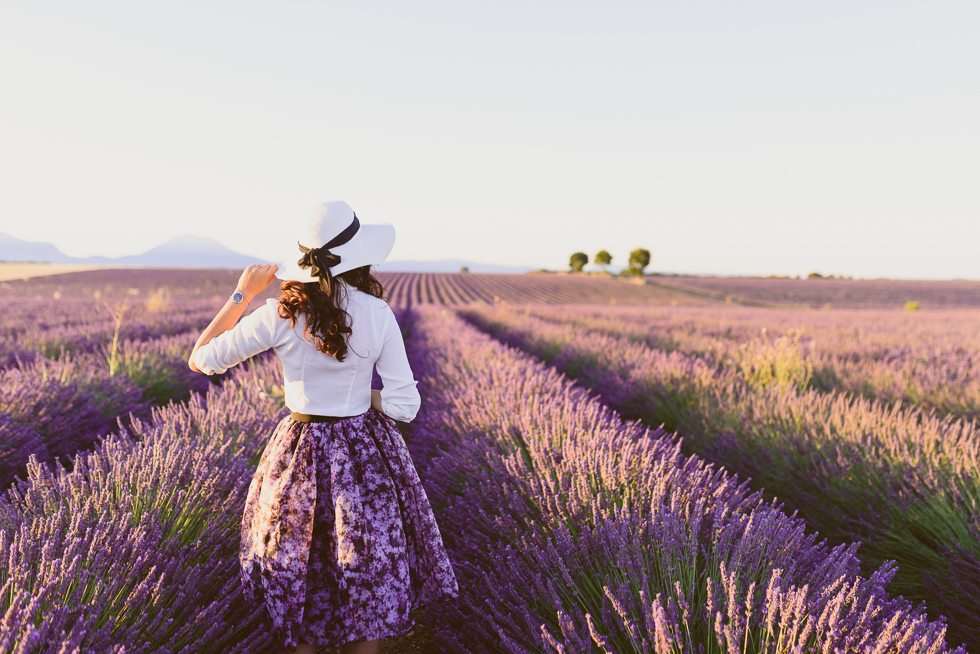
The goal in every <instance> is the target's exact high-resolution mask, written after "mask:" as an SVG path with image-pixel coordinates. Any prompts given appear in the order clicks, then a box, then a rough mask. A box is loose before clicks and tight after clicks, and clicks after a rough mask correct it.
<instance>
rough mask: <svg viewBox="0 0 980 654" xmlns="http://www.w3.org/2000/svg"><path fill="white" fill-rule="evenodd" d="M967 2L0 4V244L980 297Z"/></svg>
mask: <svg viewBox="0 0 980 654" xmlns="http://www.w3.org/2000/svg"><path fill="white" fill-rule="evenodd" d="M978 24H980V3H976V2H941V1H940V2H936V1H933V2H900V1H892V2H875V1H870V0H869V1H862V2H854V1H853V0H850V1H847V2H837V1H822V2H811V3H799V2H752V1H746V2H739V3H734V2H708V1H705V2H679V1H678V2H656V1H647V2H617V1H615V0H610V1H608V2H591V3H586V2H576V1H574V0H563V1H561V2H552V1H543V0H539V1H536V2H510V1H504V0H499V1H497V2H472V1H467V0H455V1H452V2H449V1H446V2H430V1H428V0H415V1H414V2H371V1H363V0H362V1H361V2H356V3H355V2H346V1H345V2H293V1H282V2H242V1H239V2H209V1H206V0H202V1H196V2H166V3H162V2H140V1H136V0H127V1H126V2H100V3H81V2H55V1H35V2H19V1H14V2H10V1H8V2H4V3H3V4H2V5H0V180H2V185H0V232H4V233H8V234H11V235H13V236H16V237H18V238H23V239H27V240H38V241H48V242H52V243H54V244H56V245H57V246H58V247H59V248H61V249H62V251H64V252H65V253H67V254H70V255H76V256H87V255H94V254H99V255H107V256H119V255H124V254H133V253H137V252H141V251H144V250H147V249H149V248H151V247H154V246H156V245H158V244H160V243H161V242H163V241H166V240H168V239H170V238H173V237H175V236H179V235H182V234H188V233H190V234H196V235H199V236H204V237H210V238H216V239H218V240H219V241H221V242H222V243H224V244H225V245H227V246H229V247H231V248H232V249H235V250H238V251H240V252H244V253H247V254H251V255H255V256H259V257H263V258H266V259H268V260H269V261H277V260H280V259H282V258H283V257H284V256H286V255H289V256H290V257H291V256H292V252H293V250H294V249H295V241H296V237H295V236H294V235H295V234H296V233H297V232H298V230H299V225H300V223H301V221H302V220H303V219H304V218H305V217H306V216H307V215H308V214H309V213H310V211H311V208H312V207H314V206H315V205H316V204H318V203H320V202H323V201H325V200H332V199H343V200H346V201H347V202H349V203H350V204H351V206H352V207H354V209H355V211H356V212H357V214H358V216H359V217H360V219H361V220H362V221H363V222H388V223H392V224H393V225H395V227H396V230H397V242H396V244H395V247H394V250H393V251H392V253H391V257H390V258H391V259H402V260H404V259H413V260H414V259H423V260H425V259H444V258H453V259H466V260H471V261H478V262H487V263H497V264H514V265H531V266H541V267H549V268H563V267H567V265H568V258H569V255H570V254H571V253H572V252H574V251H576V250H582V251H584V252H586V253H588V254H589V256H590V257H591V256H593V255H594V253H595V252H597V251H598V250H599V249H603V248H604V249H606V250H608V251H610V252H611V253H612V255H613V263H614V264H622V263H625V261H626V258H627V256H628V253H629V251H630V250H631V249H633V248H636V247H645V248H647V249H649V250H650V252H651V253H652V262H651V265H650V267H649V269H648V270H651V271H660V272H680V273H703V274H762V275H765V274H788V275H797V274H802V275H805V274H807V273H808V272H810V271H818V272H822V273H824V274H837V275H853V276H855V277H897V278H923V279H944V278H969V279H980V256H977V252H978V251H980V183H978V182H980V120H978V118H977V117H978V116H980V39H977V38H976V31H975V28H976V26H977V25H978Z"/></svg>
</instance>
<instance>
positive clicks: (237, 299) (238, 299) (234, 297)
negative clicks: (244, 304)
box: [231, 291, 245, 302]
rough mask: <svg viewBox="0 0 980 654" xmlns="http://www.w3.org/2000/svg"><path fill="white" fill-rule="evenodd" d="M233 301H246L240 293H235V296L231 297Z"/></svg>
mask: <svg viewBox="0 0 980 654" xmlns="http://www.w3.org/2000/svg"><path fill="white" fill-rule="evenodd" d="M231 299H232V300H233V301H234V302H241V301H242V300H244V299H245V296H244V295H242V294H241V292H240V291H235V294H234V295H232V296H231Z"/></svg>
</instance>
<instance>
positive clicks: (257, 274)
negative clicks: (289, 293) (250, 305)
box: [238, 263, 279, 302]
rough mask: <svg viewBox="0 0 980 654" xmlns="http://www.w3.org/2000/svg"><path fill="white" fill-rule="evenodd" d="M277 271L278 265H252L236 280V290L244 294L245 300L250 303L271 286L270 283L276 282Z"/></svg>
mask: <svg viewBox="0 0 980 654" xmlns="http://www.w3.org/2000/svg"><path fill="white" fill-rule="evenodd" d="M277 270H279V265H278V264H274V263H267V264H258V263H256V264H253V265H251V266H249V267H248V268H246V269H245V271H244V272H243V273H242V276H241V278H239V280H238V288H240V289H241V291H242V293H244V294H245V298H246V299H247V300H248V301H249V302H251V301H252V300H254V299H255V298H256V297H257V296H258V295H259V294H260V293H261V292H262V291H264V290H265V289H267V288H269V286H271V285H272V282H274V281H275V280H276V271H277Z"/></svg>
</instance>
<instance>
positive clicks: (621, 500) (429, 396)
mask: <svg viewBox="0 0 980 654" xmlns="http://www.w3.org/2000/svg"><path fill="white" fill-rule="evenodd" d="M419 313H420V314H421V316H422V318H421V325H420V326H419V328H417V329H415V330H413V332H412V336H411V338H410V352H411V356H412V359H413V366H414V367H415V369H416V370H417V371H419V374H420V375H421V380H420V386H422V387H423V389H422V393H423V397H425V398H426V402H425V406H424V408H423V411H422V412H420V414H419V417H418V418H416V420H415V422H413V423H412V424H411V425H410V427H409V439H410V446H411V448H412V454H413V457H414V458H415V460H416V462H417V465H418V467H419V470H420V474H422V475H423V480H424V482H425V483H426V488H427V489H430V490H429V495H430V498H431V499H432V501H433V506H434V507H436V510H437V513H438V517H439V520H440V526H441V528H442V531H443V534H444V538H445V540H446V543H447V547H449V549H450V552H451V555H452V558H453V561H454V566H456V568H457V572H458V575H459V576H460V588H461V590H462V591H463V593H462V595H461V598H460V602H459V605H458V606H455V607H452V611H451V612H450V615H448V616H447V617H446V622H445V623H444V624H441V625H440V626H439V635H440V637H441V638H443V639H444V640H445V641H446V642H447V643H450V644H451V645H452V646H453V647H454V648H456V649H457V650H458V651H470V652H482V651H487V652H491V651H493V652H497V651H510V652H527V651H539V652H545V651H551V652H653V651H658V652H671V651H673V652H698V651H701V652H734V651H744V652H777V651H778V652H783V651H848V652H871V651H908V652H925V651H948V650H947V646H946V645H945V644H944V642H943V634H944V631H945V627H944V625H943V624H942V622H941V621H940V622H930V621H929V620H928V619H927V618H926V617H925V612H924V607H923V606H921V605H920V606H918V607H913V606H912V605H911V604H910V603H909V602H907V601H906V600H904V599H901V598H896V597H893V596H891V595H889V593H888V592H887V590H886V586H887V584H888V582H889V580H890V579H891V578H892V576H893V575H894V574H895V567H894V565H893V564H891V563H887V564H885V565H883V566H882V567H881V568H879V569H878V570H876V571H874V572H873V573H872V574H871V575H870V576H869V577H867V578H864V577H861V576H860V575H859V573H858V568H859V565H858V560H857V558H856V556H855V553H856V550H857V546H856V545H853V544H841V545H838V546H836V547H830V546H828V545H827V544H826V543H825V542H823V541H820V540H818V537H817V536H816V534H814V533H807V531H806V529H805V525H804V523H803V522H802V521H801V520H800V519H798V518H795V517H791V516H788V515H786V514H785V513H784V512H783V511H782V507H781V506H780V505H779V504H778V503H776V502H767V501H765V500H764V499H763V497H762V496H761V494H760V493H758V492H755V493H753V492H750V491H749V490H748V488H747V485H746V483H745V482H744V481H740V480H739V479H738V478H737V477H735V476H734V475H731V474H729V473H728V472H726V471H724V470H722V469H718V468H715V467H714V466H712V465H711V464H708V463H706V462H705V461H704V460H702V459H700V458H698V457H696V456H683V455H682V454H681V451H680V445H681V443H680V441H679V440H678V439H676V437H674V436H671V435H669V434H666V433H664V432H663V431H662V430H659V429H658V430H651V429H649V428H644V427H642V426H641V425H640V424H639V423H638V422H635V421H625V420H623V419H622V418H620V417H619V416H617V415H616V414H615V413H614V412H613V411H611V410H610V409H609V408H608V407H606V406H605V405H603V404H602V403H601V402H600V401H599V400H598V399H597V398H596V397H595V396H593V395H590V394H589V393H587V392H586V391H584V390H583V389H581V388H580V387H577V386H575V385H573V384H572V383H571V382H569V381H568V380H567V379H565V378H563V377H562V376H561V375H559V374H556V372H555V371H554V370H553V369H549V368H547V367H545V366H543V365H542V364H540V363H537V362H536V361H534V360H533V359H532V358H531V357H529V356H527V355H525V354H523V353H521V352H519V351H517V350H515V349H512V348H508V347H505V346H504V345H502V344H500V343H497V342H495V341H493V340H492V339H490V338H489V337H488V336H486V335H483V334H480V333H478V332H476V331H474V330H473V328H472V327H469V326H467V325H466V324H465V323H463V322H461V321H460V320H459V319H458V318H455V317H454V316H453V315H452V314H451V313H449V312H446V311H444V310H443V311H440V310H438V309H435V308H422V309H419ZM958 651H965V650H962V649H960V650H958Z"/></svg>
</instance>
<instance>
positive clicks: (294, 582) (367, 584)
mask: <svg viewBox="0 0 980 654" xmlns="http://www.w3.org/2000/svg"><path fill="white" fill-rule="evenodd" d="M240 563H241V576H242V581H243V584H244V593H245V596H246V598H247V599H248V600H249V601H251V602H253V603H262V604H264V605H265V608H266V610H267V611H268V615H269V617H270V618H271V622H272V627H273V630H274V632H275V637H276V639H277V642H278V644H279V645H281V646H282V647H285V648H289V649H292V648H295V647H296V646H297V645H298V643H299V642H300V641H302V642H306V643H310V644H313V645H317V646H320V647H339V646H341V645H344V644H346V643H350V642H356V641H361V640H374V639H378V638H386V637H390V636H399V635H402V634H404V633H406V632H408V631H409V630H411V628H412V627H413V626H414V625H415V620H414V619H413V617H412V612H413V611H414V609H416V608H417V607H419V606H422V605H424V604H427V603H429V602H431V601H434V600H437V599H440V598H446V597H458V596H459V587H458V585H457V582H456V577H455V574H454V572H453V568H452V564H451V563H450V561H449V557H448V555H447V553H446V550H445V548H444V546H443V542H442V537H441V535H440V533H439V527H438V525H437V524H436V520H435V516H434V515H433V513H432V509H431V507H430V506H429V500H428V498H427V497H426V494H425V490H424V489H423V487H422V483H421V481H420V480H419V476H418V473H417V472H416V470H415V466H414V464H413V462H412V459H411V456H410V454H409V452H408V448H407V447H406V445H405V441H404V439H403V438H402V435H401V432H400V431H399V430H398V427H397V425H396V424H395V422H394V420H392V419H391V418H390V417H388V416H386V415H385V414H383V413H381V412H379V411H376V410H375V409H373V408H372V409H369V410H368V411H367V412H366V413H363V414H361V415H358V416H351V417H345V418H342V419H340V420H338V421H336V422H319V423H318V422H309V423H307V422H297V421H296V420H294V419H293V418H292V417H290V416H286V417H285V418H283V419H282V420H281V421H280V422H279V424H278V425H277V427H276V429H275V431H274V432H273V434H272V437H271V439H270V440H269V443H268V445H266V448H265V451H264V452H263V453H262V458H261V460H260V461H259V464H258V467H257V468H256V470H255V474H254V476H253V478H252V483H251V485H250V486H249V489H248V497H247V499H246V502H245V512H244V515H243V517H242V532H241V551H240Z"/></svg>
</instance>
